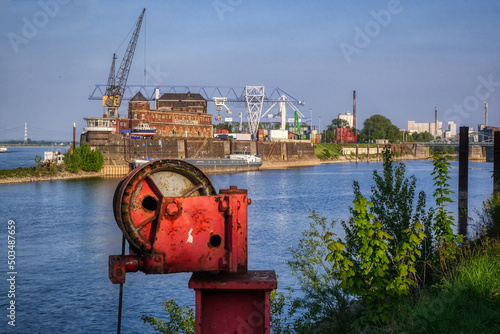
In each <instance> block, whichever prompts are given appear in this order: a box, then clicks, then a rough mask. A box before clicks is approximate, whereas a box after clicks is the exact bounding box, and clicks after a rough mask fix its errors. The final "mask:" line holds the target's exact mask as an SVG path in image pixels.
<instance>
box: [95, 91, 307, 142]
mask: <svg viewBox="0 0 500 334" xmlns="http://www.w3.org/2000/svg"><path fill="white" fill-rule="evenodd" d="M104 87H105V85H103V84H97V85H95V88H94V90H93V91H92V93H91V94H90V95H89V100H100V99H101V98H102V97H103V95H106V94H105V93H104ZM157 90H161V91H163V92H165V93H187V92H191V93H198V94H200V95H201V96H203V98H205V99H206V100H207V101H214V103H215V105H216V107H217V110H219V108H220V110H222V107H224V108H226V110H227V112H228V114H230V111H231V110H230V109H229V107H228V106H227V104H233V103H244V104H245V107H246V108H245V109H246V116H247V121H248V122H249V125H250V128H251V129H250V130H251V132H252V133H253V134H256V133H257V129H258V127H259V122H260V121H261V119H262V118H263V117H264V116H265V115H266V114H268V113H269V111H271V110H272V109H273V108H274V107H275V106H277V105H278V106H279V107H280V112H279V113H278V115H281V122H282V128H283V129H284V127H285V125H284V123H285V122H286V121H289V122H290V120H289V119H286V109H285V106H286V105H288V106H290V107H291V108H292V109H293V110H294V111H297V112H298V115H299V118H300V119H299V120H308V118H306V117H304V115H303V114H302V113H301V112H300V111H298V109H297V106H303V105H304V101H302V100H298V99H296V98H295V97H293V96H291V95H290V94H288V93H286V92H285V91H283V90H282V89H280V88H278V87H276V88H274V89H272V90H270V92H271V93H269V90H265V89H264V86H239V87H232V86H166V85H156V86H155V85H126V86H125V90H124V95H122V99H123V100H130V99H131V98H132V97H133V96H134V95H135V94H136V93H137V92H138V91H139V92H141V93H142V94H143V95H144V96H145V97H146V98H147V99H148V100H151V101H153V100H155V96H156V93H155V92H157ZM264 105H265V106H269V105H270V108H268V109H267V111H266V112H263V109H262V108H263V106H264ZM218 118H219V117H218ZM275 119H276V118H269V120H275ZM293 122H294V121H293V120H291V123H293Z"/></svg>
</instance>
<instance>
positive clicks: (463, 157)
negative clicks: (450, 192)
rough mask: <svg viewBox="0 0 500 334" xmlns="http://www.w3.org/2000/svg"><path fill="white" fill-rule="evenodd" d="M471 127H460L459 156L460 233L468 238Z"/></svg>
mask: <svg viewBox="0 0 500 334" xmlns="http://www.w3.org/2000/svg"><path fill="white" fill-rule="evenodd" d="M468 174H469V127H467V126H461V127H460V143H459V154H458V233H459V234H462V235H463V236H464V237H465V236H467V206H468V205H467V204H468V203H467V202H468V176H469V175H468Z"/></svg>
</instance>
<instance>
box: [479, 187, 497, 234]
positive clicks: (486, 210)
mask: <svg viewBox="0 0 500 334" xmlns="http://www.w3.org/2000/svg"><path fill="white" fill-rule="evenodd" d="M478 217H479V222H478V225H479V230H480V231H479V234H480V236H489V237H493V238H498V237H500V192H496V193H493V194H492V195H491V196H490V197H489V198H488V199H487V200H486V201H484V202H483V208H482V212H480V213H479V214H478Z"/></svg>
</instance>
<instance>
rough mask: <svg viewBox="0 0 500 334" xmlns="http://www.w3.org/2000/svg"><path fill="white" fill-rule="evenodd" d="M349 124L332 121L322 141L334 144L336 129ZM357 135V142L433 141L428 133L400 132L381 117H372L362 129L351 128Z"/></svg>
mask: <svg viewBox="0 0 500 334" xmlns="http://www.w3.org/2000/svg"><path fill="white" fill-rule="evenodd" d="M348 127H349V123H348V122H347V121H346V120H345V119H339V118H336V119H333V120H332V122H331V124H330V125H328V126H327V127H326V129H325V130H324V131H323V136H322V141H324V142H334V141H335V140H336V139H337V129H338V128H348ZM351 131H352V132H353V133H354V134H355V135H357V137H358V138H357V141H358V142H374V141H375V140H377V139H388V140H389V142H391V143H398V142H428V141H431V140H433V139H434V136H433V135H432V134H430V133H429V132H427V131H426V132H421V133H418V132H414V133H412V134H410V133H409V132H408V131H401V130H400V129H399V128H398V127H397V126H396V125H394V124H392V122H391V120H390V119H388V118H387V117H384V116H382V115H378V114H377V115H373V116H371V117H369V118H367V119H366V120H365V121H364V122H363V129H361V130H357V129H355V128H351Z"/></svg>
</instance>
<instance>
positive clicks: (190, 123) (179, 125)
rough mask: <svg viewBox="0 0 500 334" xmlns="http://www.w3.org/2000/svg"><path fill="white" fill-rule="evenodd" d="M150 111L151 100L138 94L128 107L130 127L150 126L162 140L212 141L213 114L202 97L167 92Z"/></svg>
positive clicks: (199, 95)
mask: <svg viewBox="0 0 500 334" xmlns="http://www.w3.org/2000/svg"><path fill="white" fill-rule="evenodd" d="M156 106H157V109H150V102H149V101H148V99H146V98H145V97H144V95H142V94H141V92H138V93H137V94H135V96H134V97H133V98H132V99H131V100H130V102H129V105H128V118H129V121H130V128H132V129H133V128H135V127H137V126H138V125H139V124H140V123H147V124H149V126H150V127H151V128H156V135H157V136H161V137H189V138H212V135H213V134H212V132H213V127H212V115H210V114H208V113H207V100H205V99H204V98H203V96H202V95H201V94H193V93H190V92H188V93H180V94H179V93H164V94H163V95H162V96H160V97H159V98H158V99H157V100H156Z"/></svg>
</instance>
